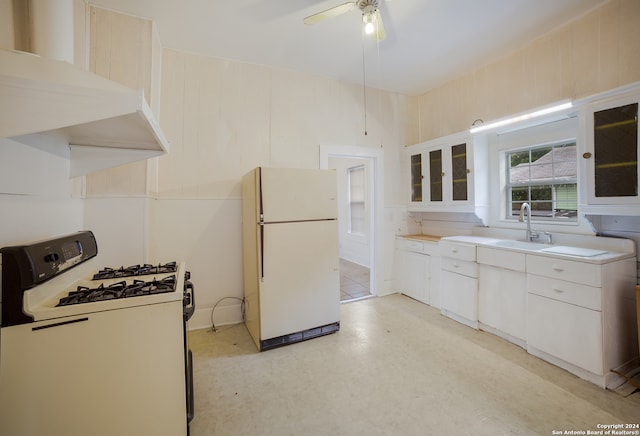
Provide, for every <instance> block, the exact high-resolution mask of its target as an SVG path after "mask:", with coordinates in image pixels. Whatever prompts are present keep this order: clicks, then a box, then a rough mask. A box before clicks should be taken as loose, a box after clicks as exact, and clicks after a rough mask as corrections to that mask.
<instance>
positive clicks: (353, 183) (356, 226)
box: [320, 145, 383, 302]
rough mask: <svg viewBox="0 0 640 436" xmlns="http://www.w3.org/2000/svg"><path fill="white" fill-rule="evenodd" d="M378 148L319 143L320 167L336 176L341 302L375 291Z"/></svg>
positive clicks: (379, 182) (378, 241)
mask: <svg viewBox="0 0 640 436" xmlns="http://www.w3.org/2000/svg"><path fill="white" fill-rule="evenodd" d="M382 156H383V153H382V149H372V148H369V147H358V146H351V147H345V146H327V145H321V146H320V168H332V169H335V170H336V172H337V177H338V199H337V200H338V204H339V206H338V225H339V235H340V258H341V259H340V281H341V283H340V284H341V286H340V287H341V293H340V294H341V301H342V302H347V301H355V300H360V299H363V298H369V297H371V296H375V295H376V293H377V289H378V288H379V287H378V280H379V277H380V275H379V274H378V271H380V270H381V268H379V267H378V263H377V262H378V260H379V259H380V256H379V254H378V253H381V241H382V219H381V217H382V188H381V187H382V168H383V165H382Z"/></svg>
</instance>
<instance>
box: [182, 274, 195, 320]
mask: <svg viewBox="0 0 640 436" xmlns="http://www.w3.org/2000/svg"><path fill="white" fill-rule="evenodd" d="M195 296H196V293H195V287H194V286H193V283H191V281H189V280H185V282H184V298H183V306H184V311H183V316H184V320H185V322H186V321H188V320H189V319H190V318H191V316H193V312H195V309H196V298H195Z"/></svg>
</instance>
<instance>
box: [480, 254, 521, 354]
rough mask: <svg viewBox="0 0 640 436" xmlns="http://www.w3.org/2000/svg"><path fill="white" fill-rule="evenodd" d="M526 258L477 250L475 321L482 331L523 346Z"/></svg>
mask: <svg viewBox="0 0 640 436" xmlns="http://www.w3.org/2000/svg"><path fill="white" fill-rule="evenodd" d="M525 259H526V255H525V254H524V253H516V252H513V251H508V250H499V249H492V248H486V247H478V277H479V280H478V322H479V326H480V328H481V329H482V330H486V331H488V332H490V333H493V334H495V335H498V336H500V337H502V338H504V339H507V340H508V341H510V342H513V343H514V344H517V345H519V346H521V347H525V342H526V334H527V331H526V304H527V274H526V272H525V271H526V267H525V265H526V261H525Z"/></svg>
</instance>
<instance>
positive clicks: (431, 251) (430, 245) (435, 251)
mask: <svg viewBox="0 0 640 436" xmlns="http://www.w3.org/2000/svg"><path fill="white" fill-rule="evenodd" d="M422 249H423V252H424V253H425V254H428V255H429V256H440V246H439V245H438V243H437V242H425V243H424V245H423V246H422Z"/></svg>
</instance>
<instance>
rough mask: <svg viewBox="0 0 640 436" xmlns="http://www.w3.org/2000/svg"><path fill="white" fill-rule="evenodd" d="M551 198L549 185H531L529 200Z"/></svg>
mask: <svg viewBox="0 0 640 436" xmlns="http://www.w3.org/2000/svg"><path fill="white" fill-rule="evenodd" d="M540 200H552V196H551V186H550V185H547V186H532V187H531V201H540Z"/></svg>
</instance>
